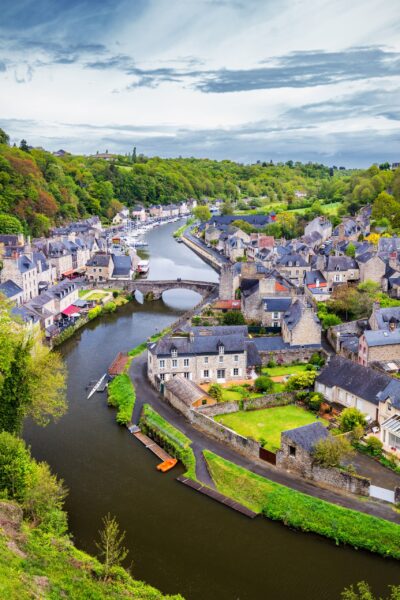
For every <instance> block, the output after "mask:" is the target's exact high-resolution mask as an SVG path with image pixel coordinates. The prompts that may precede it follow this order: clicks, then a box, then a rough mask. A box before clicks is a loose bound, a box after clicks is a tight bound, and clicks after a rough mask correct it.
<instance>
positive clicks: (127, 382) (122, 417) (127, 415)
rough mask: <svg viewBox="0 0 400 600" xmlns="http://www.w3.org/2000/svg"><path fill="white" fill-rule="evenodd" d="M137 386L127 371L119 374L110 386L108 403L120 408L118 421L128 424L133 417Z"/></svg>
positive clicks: (121, 423)
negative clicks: (135, 386)
mask: <svg viewBox="0 0 400 600" xmlns="http://www.w3.org/2000/svg"><path fill="white" fill-rule="evenodd" d="M135 399H136V395H135V388H134V386H133V383H132V381H131V378H130V377H129V375H127V374H126V373H123V374H122V375H117V376H116V377H114V379H113V380H112V381H111V383H110V384H109V386H108V404H110V405H111V406H115V407H116V408H118V411H117V416H116V421H117V423H119V424H120V425H126V424H127V423H129V421H130V420H131V418H132V412H133V407H134V406H135Z"/></svg>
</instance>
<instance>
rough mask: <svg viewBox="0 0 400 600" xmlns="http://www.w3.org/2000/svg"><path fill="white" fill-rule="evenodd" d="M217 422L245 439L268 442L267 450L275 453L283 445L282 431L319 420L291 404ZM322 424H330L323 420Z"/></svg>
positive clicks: (229, 416) (222, 416)
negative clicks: (250, 438)
mask: <svg viewBox="0 0 400 600" xmlns="http://www.w3.org/2000/svg"><path fill="white" fill-rule="evenodd" d="M215 420H216V421H218V422H219V423H222V424H223V425H226V427H229V428H230V429H233V430H234V431H237V433H239V434H241V435H243V436H245V437H252V438H254V439H255V440H257V441H260V440H261V439H264V440H265V441H266V444H265V448H267V449H268V450H271V451H272V452H275V451H276V450H278V449H279V447H280V445H281V433H282V431H286V430H288V429H294V428H295V427H302V425H309V424H310V423H314V422H315V421H317V420H319V419H317V418H316V417H315V415H313V413H311V412H309V411H308V410H306V409H305V408H300V407H299V406H294V405H293V404H289V405H288V406H277V407H275V408H264V409H261V410H252V411H249V412H244V411H239V412H236V413H231V414H228V415H219V416H217V417H215ZM321 423H324V424H326V425H327V424H328V423H327V422H324V421H322V420H321Z"/></svg>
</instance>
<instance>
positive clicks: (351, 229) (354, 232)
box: [332, 217, 363, 242]
mask: <svg viewBox="0 0 400 600" xmlns="http://www.w3.org/2000/svg"><path fill="white" fill-rule="evenodd" d="M361 233H363V231H362V226H361V225H360V223H357V222H356V221H355V220H354V219H352V218H350V217H345V218H344V219H343V220H342V222H341V223H339V225H338V226H337V227H336V228H335V229H334V231H333V233H332V237H334V238H336V240H337V241H339V242H341V241H344V240H347V241H348V242H356V241H357V240H358V237H359V235H360V234H361Z"/></svg>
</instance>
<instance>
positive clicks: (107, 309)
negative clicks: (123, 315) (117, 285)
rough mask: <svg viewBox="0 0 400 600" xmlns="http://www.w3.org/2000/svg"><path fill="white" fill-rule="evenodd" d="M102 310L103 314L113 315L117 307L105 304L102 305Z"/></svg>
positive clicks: (113, 304) (110, 303) (111, 303)
mask: <svg viewBox="0 0 400 600" xmlns="http://www.w3.org/2000/svg"><path fill="white" fill-rule="evenodd" d="M103 310H104V312H105V313H113V312H115V311H116V310H117V305H116V304H115V302H107V304H105V305H104V308H103Z"/></svg>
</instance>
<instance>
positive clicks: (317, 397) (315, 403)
mask: <svg viewBox="0 0 400 600" xmlns="http://www.w3.org/2000/svg"><path fill="white" fill-rule="evenodd" d="M322 402H323V396H322V394H320V393H318V392H316V393H315V394H311V396H310V399H309V401H308V406H309V408H310V410H312V411H314V412H318V411H319V409H320V408H321V404H322Z"/></svg>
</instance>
